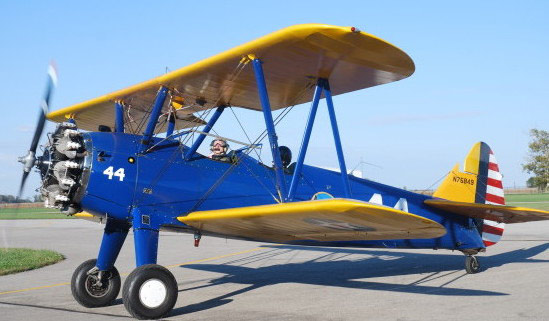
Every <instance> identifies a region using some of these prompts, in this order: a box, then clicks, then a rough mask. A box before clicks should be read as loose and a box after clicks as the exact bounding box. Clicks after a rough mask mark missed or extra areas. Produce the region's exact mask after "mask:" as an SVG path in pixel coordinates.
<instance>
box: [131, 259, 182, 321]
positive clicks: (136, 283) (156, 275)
mask: <svg viewBox="0 0 549 321" xmlns="http://www.w3.org/2000/svg"><path fill="white" fill-rule="evenodd" d="M153 279H156V280H157V281H160V282H161V283H162V284H163V285H164V287H165V289H166V297H165V299H164V301H162V303H161V304H160V305H159V306H157V307H154V308H150V307H147V306H146V305H145V304H144V303H143V302H141V299H140V295H139V293H140V290H141V287H142V286H143V284H144V283H145V282H147V281H149V280H153ZM177 295H178V290H177V281H176V280H175V277H174V276H173V274H172V273H171V272H170V271H169V270H168V269H166V268H165V267H163V266H160V265H157V264H147V265H142V266H140V267H138V268H136V269H135V270H133V271H132V273H130V275H128V277H127V278H126V281H125V282H124V287H123V288H122V299H123V300H124V306H125V307H126V310H128V312H129V313H130V314H131V315H132V316H133V317H134V318H136V319H140V320H143V319H158V318H161V317H164V316H166V315H167V314H168V313H170V311H171V310H172V309H173V306H174V305H175V301H177Z"/></svg>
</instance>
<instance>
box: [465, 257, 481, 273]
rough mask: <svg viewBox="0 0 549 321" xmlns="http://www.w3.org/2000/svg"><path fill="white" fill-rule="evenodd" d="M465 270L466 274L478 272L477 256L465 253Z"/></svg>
mask: <svg viewBox="0 0 549 321" xmlns="http://www.w3.org/2000/svg"><path fill="white" fill-rule="evenodd" d="M465 271H467V273H468V274H475V273H478V272H480V263H479V262H478V258H477V257H476V256H473V255H467V256H466V257H465Z"/></svg>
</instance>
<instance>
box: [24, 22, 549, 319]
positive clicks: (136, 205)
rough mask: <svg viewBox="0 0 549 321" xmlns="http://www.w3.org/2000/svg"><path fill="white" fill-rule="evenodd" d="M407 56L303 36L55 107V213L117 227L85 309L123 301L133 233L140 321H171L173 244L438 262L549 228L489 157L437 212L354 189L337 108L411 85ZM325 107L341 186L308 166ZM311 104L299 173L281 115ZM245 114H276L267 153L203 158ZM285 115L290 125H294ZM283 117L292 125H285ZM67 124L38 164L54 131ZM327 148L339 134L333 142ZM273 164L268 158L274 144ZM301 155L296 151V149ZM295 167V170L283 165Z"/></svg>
mask: <svg viewBox="0 0 549 321" xmlns="http://www.w3.org/2000/svg"><path fill="white" fill-rule="evenodd" d="M414 70H415V66H414V63H413V61H412V59H411V58H410V57H409V56H408V55H407V54H406V53H405V52H403V51H402V50H401V49H399V48H397V47H395V46H394V45H392V44H390V43H388V42H386V41H384V40H382V39H380V38H377V37H375V36H373V35H370V34H367V33H365V32H362V31H360V30H358V29H356V28H354V27H339V26H331V25H323V24H304V25H296V26H292V27H288V28H285V29H282V30H280V31H277V32H274V33H271V34H269V35H266V36H264V37H261V38H259V39H256V40H254V41H251V42H248V43H246V44H243V45H241V46H238V47H235V48H233V49H230V50H228V51H225V52H223V53H221V54H218V55H216V56H213V57H211V58H208V59H205V60H202V61H199V62H197V63H195V64H192V65H190V66H187V67H184V68H181V69H179V70H175V71H172V72H169V73H166V74H164V75H162V76H159V77H156V78H154V79H151V80H149V81H145V82H143V83H140V84H137V85H134V86H131V87H128V88H125V89H122V90H119V91H116V92H113V93H110V94H107V95H104V96H100V97H98V98H94V99H91V100H88V101H85V102H82V103H79V104H76V105H73V106H69V107H66V108H62V109H59V110H56V111H53V112H50V111H49V107H48V106H49V104H50V98H51V94H52V90H53V88H54V86H55V81H56V76H55V71H54V69H51V68H50V73H49V74H50V77H49V80H48V86H47V90H46V94H45V97H44V100H43V103H42V106H41V109H40V118H39V121H38V126H37V128H36V131H35V134H34V138H33V140H32V144H31V148H30V150H29V153H28V155H27V156H25V157H22V158H21V159H20V161H21V162H22V163H23V164H24V172H23V179H22V181H21V186H20V194H21V191H22V189H23V187H24V184H25V181H26V179H27V176H28V174H29V172H30V171H31V169H32V168H33V167H36V168H37V169H38V172H39V173H40V175H41V180H42V186H41V188H40V191H41V193H42V195H43V197H44V199H45V205H46V206H48V207H53V208H58V209H60V210H61V211H63V212H64V213H66V214H68V215H75V216H78V217H82V218H87V219H96V220H101V221H102V222H104V223H105V228H104V233H103V239H102V241H101V245H100V247H99V253H98V255H97V258H96V259H91V260H88V261H85V262H84V263H82V264H81V265H80V266H78V267H77V268H76V270H75V271H74V274H73V276H72V280H71V289H72V294H73V296H74V298H75V299H76V301H78V302H79V303H80V304H81V305H83V306H85V307H100V306H106V305H109V304H111V303H112V302H113V301H114V300H115V299H116V297H117V296H118V294H119V291H120V288H121V287H122V286H121V279H120V275H119V273H118V271H117V269H116V267H115V262H116V259H117V256H118V254H119V251H120V249H121V247H122V245H123V244H124V240H125V239H126V236H127V234H128V232H129V231H130V229H132V230H133V235H134V246H135V259H136V269H135V270H133V271H132V272H131V274H129V275H128V277H127V278H126V280H125V282H124V285H123V287H122V297H123V302H124V305H125V307H126V309H127V310H128V312H129V313H130V314H131V315H132V316H134V317H136V318H139V319H151V318H159V317H162V316H164V315H166V314H168V313H169V312H170V311H171V310H172V308H173V306H174V304H175V302H176V299H177V296H178V291H177V283H176V280H175V278H174V276H173V275H172V273H171V272H170V271H169V270H167V269H166V268H164V267H162V266H160V265H157V264H156V263H157V250H158V239H159V232H160V230H172V231H181V232H186V233H192V234H194V242H195V246H198V245H199V242H200V239H201V237H202V235H213V236H224V237H229V238H238V239H246V240H255V241H262V242H276V243H286V244H299V245H308V246H340V247H341V246H349V247H384V248H417V249H419V248H422V249H424V248H431V249H448V250H458V251H461V252H463V253H464V254H465V255H466V260H465V267H466V271H467V272H468V273H476V272H478V271H479V270H480V264H479V262H478V259H477V257H476V256H475V255H476V254H477V253H479V252H483V251H485V250H486V248H487V247H488V246H490V245H493V244H495V243H496V242H497V241H498V240H499V239H500V237H501V236H502V233H503V230H504V224H505V223H519V222H526V221H535V220H546V219H549V212H546V211H541V210H535V209H528V208H519V207H513V206H505V200H504V193H503V186H502V175H501V173H500V171H499V167H498V163H497V161H496V158H495V156H494V154H493V152H492V150H491V149H490V147H489V146H488V145H487V144H486V143H483V142H479V143H476V144H475V145H474V146H473V148H472V149H471V151H470V152H469V154H468V155H467V157H466V159H465V164H464V167H463V169H461V168H460V167H459V165H456V166H455V167H454V168H453V169H452V170H450V171H449V173H448V175H447V176H446V178H445V179H444V180H443V182H442V183H441V185H440V187H439V188H438V189H437V190H436V192H435V193H434V195H433V196H430V195H422V194H417V193H413V192H411V191H407V190H403V189H399V188H395V187H391V186H387V185H384V184H381V183H378V182H373V181H370V180H366V179H361V178H357V177H354V176H352V175H349V174H348V171H347V168H346V164H345V158H344V153H343V147H342V144H341V140H340V135H339V130H338V124H337V120H336V113H335V108H334V104H333V101H332V97H333V96H334V95H339V94H344V93H347V92H352V91H356V90H360V89H364V88H369V87H373V86H377V85H382V84H386V83H390V82H394V81H398V80H401V79H404V78H407V77H409V76H410V75H412V74H413V73H414ZM322 98H324V99H323V100H324V101H325V105H326V109H327V111H328V114H329V119H330V124H331V134H332V136H333V141H334V144H335V150H336V153H337V158H338V162H339V172H337V171H331V170H326V169H322V168H318V167H314V166H309V165H306V164H305V163H304V160H305V156H306V153H307V149H308V145H309V141H310V137H311V131H312V128H313V124H314V122H315V116H316V114H317V109H318V107H319V105H320V102H321V100H322ZM308 102H310V112H309V116H308V118H307V119H306V121H305V123H304V133H303V138H302V143H301V147H300V149H299V151H297V159H296V160H295V162H291V159H288V158H289V155H288V153H287V151H286V152H284V153H282V152H281V151H283V149H282V148H281V146H279V143H278V137H277V132H276V125H277V123H278V121H279V120H280V117H273V111H276V110H287V109H288V108H290V107H292V106H295V105H299V104H303V103H308ZM233 107H239V108H246V109H250V110H256V111H258V112H260V113H262V115H263V117H262V119H263V120H264V122H265V130H264V131H263V133H262V134H261V135H259V137H258V138H257V139H255V140H252V139H250V140H249V142H247V143H246V142H238V141H235V140H231V139H229V138H221V139H223V140H225V141H230V142H231V144H236V145H238V144H240V145H241V146H242V147H241V148H237V149H234V150H231V151H230V152H229V155H228V156H229V157H228V161H219V160H217V159H214V158H210V157H208V156H207V155H204V154H202V153H199V152H198V150H199V148H200V147H201V146H202V145H203V143H204V140H206V138H207V136H209V137H210V138H208V139H220V137H219V135H217V134H214V133H215V131H214V130H213V128H214V127H215V124H216V122H217V120H218V119H219V118H220V117H221V116H222V115H223V113H224V111H226V110H227V109H231V108H233ZM282 114H283V113H282ZM282 114H281V115H282ZM46 120H49V121H52V122H56V123H58V125H57V127H56V129H55V130H54V131H53V132H52V133H49V134H48V136H47V138H48V140H47V143H46V145H45V146H44V147H43V153H42V155H40V156H36V150H37V147H38V143H39V139H40V136H41V134H42V131H43V127H44V124H45V121H46ZM326 133H330V131H327V132H326ZM265 138H267V140H266V141H268V143H266V144H265V145H267V146H268V148H266V149H267V150H268V151H269V153H270V155H271V156H272V163H270V164H266V163H263V162H262V161H261V159H258V158H254V157H253V156H254V154H253V153H252V152H253V151H257V149H258V148H259V147H258V146H260V144H261V143H262V141H263V140H264V139H265ZM286 150H287V148H286ZM282 154H283V155H282Z"/></svg>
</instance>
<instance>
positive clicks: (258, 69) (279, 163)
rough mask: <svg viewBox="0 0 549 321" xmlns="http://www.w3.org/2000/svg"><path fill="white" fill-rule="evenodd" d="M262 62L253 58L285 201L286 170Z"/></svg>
mask: <svg viewBox="0 0 549 321" xmlns="http://www.w3.org/2000/svg"><path fill="white" fill-rule="evenodd" d="M261 63H262V62H261V60H259V59H257V58H255V59H253V60H252V64H253V66H254V73H255V81H256V83H257V90H258V92H259V99H260V100H261V108H262V109H263V117H264V118H265V125H266V127H267V134H268V135H269V146H270V147H271V153H272V155H273V163H274V171H275V175H276V190H277V191H278V196H279V199H280V202H284V201H285V197H286V179H285V178H284V172H283V170H282V160H281V159H280V152H279V150H278V137H277V136H276V129H275V125H274V121H273V114H272V112H271V104H270V102H269V94H268V92H267V84H266V83H265V77H264V76H263V67H262V66H261Z"/></svg>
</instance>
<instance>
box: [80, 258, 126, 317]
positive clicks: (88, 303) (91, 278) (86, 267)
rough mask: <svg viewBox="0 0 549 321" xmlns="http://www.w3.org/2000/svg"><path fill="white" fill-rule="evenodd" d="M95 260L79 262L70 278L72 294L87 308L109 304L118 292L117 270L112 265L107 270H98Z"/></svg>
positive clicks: (118, 275)
mask: <svg viewBox="0 0 549 321" xmlns="http://www.w3.org/2000/svg"><path fill="white" fill-rule="evenodd" d="M96 262H97V260H96V259H91V260H87V261H86V262H84V263H82V264H80V265H79V266H78V267H77V268H76V270H74V273H73V274H72V279H71V292H72V296H73V297H74V299H75V300H76V301H77V302H78V303H80V304H81V305H82V306H85V307H87V308H97V307H103V306H107V305H110V304H111V303H112V302H113V301H114V300H115V299H116V297H117V296H118V293H119V292H120V284H121V282H120V274H118V270H116V268H115V267H113V268H112V269H111V270H109V271H99V269H98V268H97V267H96V266H95V264H96Z"/></svg>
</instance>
